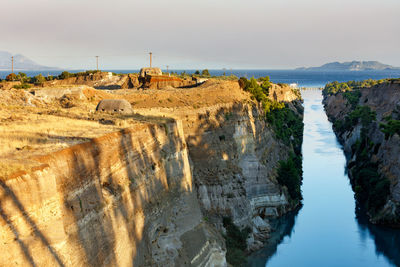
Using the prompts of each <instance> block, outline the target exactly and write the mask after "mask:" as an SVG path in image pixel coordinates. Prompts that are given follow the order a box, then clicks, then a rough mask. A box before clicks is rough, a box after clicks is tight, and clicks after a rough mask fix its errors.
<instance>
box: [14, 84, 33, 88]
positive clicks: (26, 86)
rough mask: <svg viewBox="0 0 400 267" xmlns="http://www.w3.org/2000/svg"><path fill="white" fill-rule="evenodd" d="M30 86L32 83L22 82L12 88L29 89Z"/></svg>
mask: <svg viewBox="0 0 400 267" xmlns="http://www.w3.org/2000/svg"><path fill="white" fill-rule="evenodd" d="M31 87H32V85H30V84H27V83H22V84H19V85H14V86H13V88H15V89H29V88H31Z"/></svg>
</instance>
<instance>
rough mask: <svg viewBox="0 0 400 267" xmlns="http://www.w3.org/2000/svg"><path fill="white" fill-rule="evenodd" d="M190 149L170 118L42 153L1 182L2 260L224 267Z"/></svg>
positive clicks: (3, 262) (47, 263)
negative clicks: (203, 205) (202, 203)
mask: <svg viewBox="0 0 400 267" xmlns="http://www.w3.org/2000/svg"><path fill="white" fill-rule="evenodd" d="M187 153H188V152H187V148H186V143H185V140H184V138H183V132H182V130H181V126H179V123H173V122H168V123H164V124H161V125H142V126H138V127H135V128H132V129H128V130H124V131H122V132H116V133H112V134H108V135H106V136H103V137H100V138H96V139H93V141H91V142H88V143H83V144H80V145H76V146H73V147H70V148H68V149H64V150H61V151H59V152H57V153H53V154H50V155H48V156H43V157H40V158H38V159H37V160H38V166H37V167H35V168H32V170H30V171H27V172H22V173H17V174H16V175H15V176H14V177H9V178H8V179H7V180H3V181H1V182H0V196H1V200H2V201H1V209H0V213H1V217H2V220H1V225H0V240H1V242H0V248H1V249H2V250H3V251H7V253H6V254H3V256H2V257H0V265H2V266H6V265H9V264H13V265H22V266H24V265H30V264H34V265H38V266H56V265H64V266H184V265H196V266H225V265H226V263H225V248H224V242H223V240H222V237H221V236H220V234H219V233H218V232H216V231H215V230H214V229H212V227H211V226H210V225H208V223H207V222H205V221H204V219H203V215H202V213H201V210H200V208H199V204H198V201H197V198H196V193H195V191H194V190H193V186H192V176H191V170H190V165H189V160H188V155H187ZM39 162H40V163H39Z"/></svg>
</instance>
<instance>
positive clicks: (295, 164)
mask: <svg viewBox="0 0 400 267" xmlns="http://www.w3.org/2000/svg"><path fill="white" fill-rule="evenodd" d="M301 164H302V163H301V157H300V156H296V155H295V154H294V153H291V154H290V155H289V158H288V159H287V160H286V161H280V162H279V167H278V177H277V180H278V183H279V184H280V185H282V186H286V188H287V189H288V192H289V195H290V197H291V198H292V199H293V200H301V199H302V196H301V185H302V168H301Z"/></svg>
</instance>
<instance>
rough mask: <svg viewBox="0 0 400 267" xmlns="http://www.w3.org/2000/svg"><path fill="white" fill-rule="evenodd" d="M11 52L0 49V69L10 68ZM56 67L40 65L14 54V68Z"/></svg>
mask: <svg viewBox="0 0 400 267" xmlns="http://www.w3.org/2000/svg"><path fill="white" fill-rule="evenodd" d="M12 56H13V54H11V53H9V52H7V51H0V70H11V57H12ZM56 69H58V68H56V67H47V66H43V65H40V64H38V63H36V62H34V61H33V60H31V59H29V58H27V57H25V56H24V55H21V54H17V55H14V70H56Z"/></svg>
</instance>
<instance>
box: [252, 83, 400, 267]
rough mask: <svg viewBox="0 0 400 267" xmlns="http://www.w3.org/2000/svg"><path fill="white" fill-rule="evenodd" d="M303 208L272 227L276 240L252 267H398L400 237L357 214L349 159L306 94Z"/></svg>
mask: <svg viewBox="0 0 400 267" xmlns="http://www.w3.org/2000/svg"><path fill="white" fill-rule="evenodd" d="M302 94H303V98H304V107H305V114H304V141H303V147H302V150H303V171H304V176H303V177H304V178H303V186H302V191H303V197H304V200H303V207H302V208H301V210H300V211H298V213H296V212H295V213H293V214H289V215H288V216H285V217H284V218H282V219H280V220H278V221H276V222H273V224H275V228H276V229H277V231H276V236H272V238H271V239H270V240H269V242H268V243H267V244H266V246H265V248H264V249H262V250H260V251H258V252H257V253H254V254H252V255H251V256H250V257H249V265H250V266H265V265H267V266H399V265H400V259H399V255H400V242H399V241H400V231H399V230H394V229H390V228H384V227H378V226H374V225H370V224H369V223H368V222H367V221H365V218H364V216H363V212H362V211H359V210H358V209H356V204H355V200H354V194H353V191H352V189H351V186H350V184H349V179H348V177H347V174H346V172H345V164H346V159H345V156H344V154H343V151H342V148H341V146H340V144H339V143H338V142H337V140H336V137H335V135H334V133H333V131H332V126H331V124H330V123H329V121H328V119H327V117H326V114H325V112H324V109H323V106H322V94H321V92H320V91H317V90H307V91H303V92H302Z"/></svg>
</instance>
